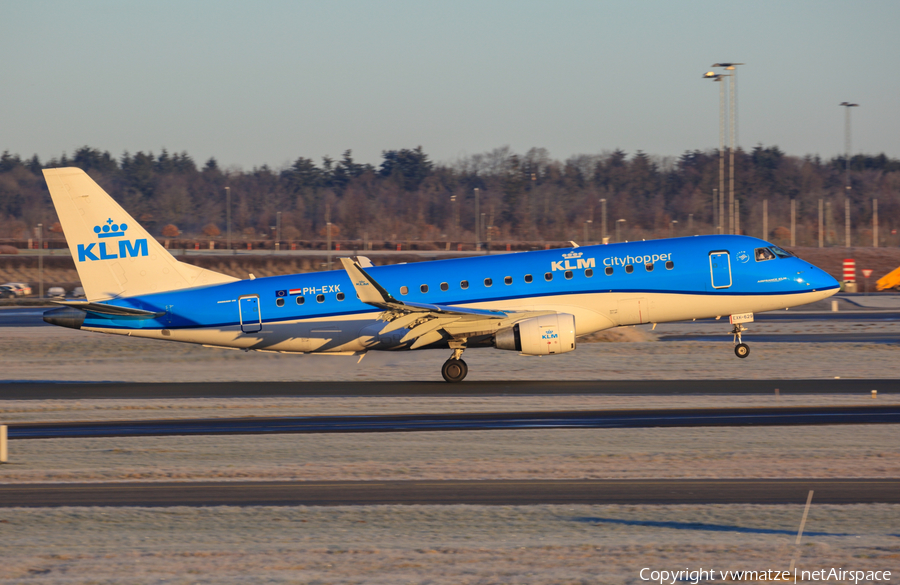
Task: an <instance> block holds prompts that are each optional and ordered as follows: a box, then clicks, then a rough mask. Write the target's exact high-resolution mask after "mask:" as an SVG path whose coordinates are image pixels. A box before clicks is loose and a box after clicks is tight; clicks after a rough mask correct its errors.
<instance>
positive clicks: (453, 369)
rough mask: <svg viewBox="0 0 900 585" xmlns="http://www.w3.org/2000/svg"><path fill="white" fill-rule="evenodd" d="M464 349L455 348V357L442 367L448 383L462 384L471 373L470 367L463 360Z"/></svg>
mask: <svg viewBox="0 0 900 585" xmlns="http://www.w3.org/2000/svg"><path fill="white" fill-rule="evenodd" d="M464 349H465V348H461V347H457V348H454V349H453V355H452V356H451V357H450V359H449V360H447V361H445V362H444V365H443V366H442V367H441V375H442V376H443V377H444V380H446V381H447V382H462V381H463V379H465V377H466V374H468V373H469V366H467V365H466V362H464V361H463V360H462V354H463V350H464Z"/></svg>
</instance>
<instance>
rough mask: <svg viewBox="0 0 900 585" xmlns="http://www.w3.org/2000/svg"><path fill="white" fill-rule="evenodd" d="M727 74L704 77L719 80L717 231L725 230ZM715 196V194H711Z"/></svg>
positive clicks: (722, 231)
mask: <svg viewBox="0 0 900 585" xmlns="http://www.w3.org/2000/svg"><path fill="white" fill-rule="evenodd" d="M726 77H729V75H726V74H721V73H714V72H712V71H707V72H706V74H705V75H704V76H703V78H704V79H712V80H713V81H717V82H719V190H718V193H719V195H718V198H719V225H718V228H719V233H720V234H722V233H724V232H725V221H724V218H725V84H724V83H723V81H724V79H725V78H726ZM713 197H714V198H715V195H714V196H713ZM728 231H729V232H730V231H731V221H729V222H728Z"/></svg>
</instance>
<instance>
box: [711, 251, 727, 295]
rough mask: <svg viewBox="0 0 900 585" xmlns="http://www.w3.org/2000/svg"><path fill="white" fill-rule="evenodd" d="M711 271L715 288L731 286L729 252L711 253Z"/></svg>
mask: <svg viewBox="0 0 900 585" xmlns="http://www.w3.org/2000/svg"><path fill="white" fill-rule="evenodd" d="M709 272H710V274H711V276H712V287H713V288H728V287H729V286H731V258H730V257H729V255H728V252H710V253H709Z"/></svg>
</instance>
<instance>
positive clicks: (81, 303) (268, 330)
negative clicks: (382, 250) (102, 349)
mask: <svg viewBox="0 0 900 585" xmlns="http://www.w3.org/2000/svg"><path fill="white" fill-rule="evenodd" d="M44 177H45V179H46V181H47V186H48V188H49V190H50V194H51V197H52V199H53V204H54V206H55V208H56V211H57V214H58V216H59V220H60V223H61V224H62V228H63V231H64V233H65V236H66V239H67V241H68V243H69V246H70V248H71V249H72V252H73V254H72V255H73V259H74V260H75V266H76V268H77V270H78V275H79V277H80V279H81V283H82V286H83V287H84V291H85V296H86V298H85V300H64V301H55V302H56V303H58V304H61V305H64V307H60V308H56V309H52V310H49V311H47V312H46V313H44V320H45V321H46V322H48V323H52V324H54V325H59V326H63V327H70V328H73V329H80V330H83V331H92V332H99V333H110V334H116V335H126V336H130V337H144V338H149V339H160V340H168V341H180V342H186V343H195V344H201V345H204V346H208V347H216V348H233V349H234V348H237V349H243V350H247V351H249V350H255V351H267V352H279V353H298V354H300V353H303V354H306V353H309V354H326V355H356V356H359V360H360V361H361V360H362V358H363V357H364V356H365V354H366V352H369V351H401V350H418V349H444V350H450V351H451V352H452V353H451V356H450V358H449V359H448V360H447V361H446V362H445V363H444V365H443V367H442V368H441V374H442V376H443V378H444V379H445V380H446V381H447V382H460V381H462V380H463V379H464V378H465V377H466V375H467V373H468V366H467V365H466V362H465V361H463V359H462V355H463V352H464V351H465V350H466V349H469V348H478V347H493V348H496V349H501V350H508V351H516V352H519V353H520V354H523V355H528V356H545V355H555V354H561V353H566V352H569V351H573V350H575V348H576V338H577V337H579V336H582V335H586V334H590V333H594V332H597V331H602V330H604V329H610V328H613V327H623V326H630V325H637V324H643V323H653V324H656V323H667V322H673V321H685V320H692V319H707V318H716V319H719V318H721V317H723V316H727V317H729V321H730V324H732V325H733V329H732V331H731V333H733V336H734V351H735V355H737V356H738V357H739V358H746V357H747V356H748V355H749V353H750V349H749V346H748V345H747V344H746V343H744V342H743V340H742V338H741V333H742V332H743V331H745V330H746V329H745V327H744V323H747V322H750V321H752V320H753V314H754V313H759V312H763V311H771V310H775V309H786V308H789V307H795V306H798V305H803V304H806V303H811V302H814V301H818V300H821V299H825V298H827V297H829V296H831V295H833V294H835V293H836V292H837V291H838V289H839V284H838V282H837V281H836V280H835V279H834V278H832V277H831V276H829V275H828V274H826V273H825V272H824V271H822V270H820V269H819V268H817V267H815V266H813V265H812V264H810V263H809V262H806V261H804V260H801V259H800V258H797V257H795V256H794V255H792V254H790V253H789V252H786V251H784V250H782V249H781V248H779V247H778V246H775V245H773V244H771V243H769V242H766V241H764V240H761V239H758V238H753V237H749V236H740V235H704V236H692V237H681V238H668V239H660V240H649V241H640V242H628V243H616V244H606V245H592V246H581V247H577V245H573V247H571V248H563V249H552V250H541V251H533V252H520V253H513V254H501V255H486V256H479V257H473V258H459V259H450V260H435V261H427V262H418V263H413V264H398V265H392V266H378V267H376V266H373V265H372V263H371V262H370V261H369V260H368V259H367V258H365V257H363V256H357V257H356V259H355V260H354V259H352V258H341V259H340V260H341V264H342V266H343V269H341V270H331V271H327V272H315V273H306V274H291V275H285V276H271V277H266V278H254V277H253V275H249V278H248V279H244V280H240V279H237V278H234V277H231V276H227V275H225V274H220V273H217V272H214V271H212V270H206V269H203V268H199V267H196V266H192V265H190V264H186V263H184V262H180V261H178V260H176V259H175V258H174V257H173V256H172V255H171V254H169V252H168V251H167V250H166V249H165V248H164V247H163V246H161V245H160V244H159V242H157V241H156V239H155V238H153V237H152V236H151V235H150V234H149V233H148V232H147V231H146V230H145V229H144V228H143V227H141V226H140V225H139V224H138V223H137V222H136V221H135V220H134V218H132V217H131V216H130V215H129V214H128V213H127V212H126V211H125V210H124V209H123V208H122V207H121V206H120V205H119V204H118V203H116V201H115V200H114V199H113V198H112V197H110V196H109V195H108V194H107V193H106V192H105V191H104V190H103V189H102V188H101V187H100V186H99V185H98V184H97V183H96V182H94V180H93V179H91V178H90V177H89V176H88V175H87V174H86V173H85V172H84V171H82V170H81V169H78V168H57V169H45V170H44ZM573 244H574V243H573Z"/></svg>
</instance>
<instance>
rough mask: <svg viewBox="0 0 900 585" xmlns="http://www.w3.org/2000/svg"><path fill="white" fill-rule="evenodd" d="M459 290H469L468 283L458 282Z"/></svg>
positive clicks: (465, 281)
mask: <svg viewBox="0 0 900 585" xmlns="http://www.w3.org/2000/svg"><path fill="white" fill-rule="evenodd" d="M459 288H461V289H463V290H466V289H467V288H469V281H468V280H461V281H459Z"/></svg>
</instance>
